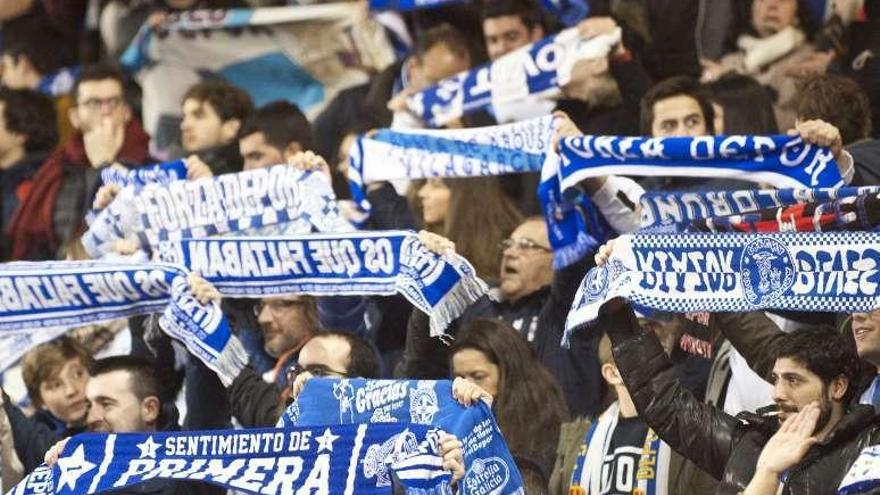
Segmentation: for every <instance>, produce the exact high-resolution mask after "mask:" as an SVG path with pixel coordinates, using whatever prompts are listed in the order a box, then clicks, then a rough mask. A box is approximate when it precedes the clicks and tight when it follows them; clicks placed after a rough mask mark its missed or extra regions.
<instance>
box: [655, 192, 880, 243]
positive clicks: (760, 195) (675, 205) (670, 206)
mask: <svg viewBox="0 0 880 495" xmlns="http://www.w3.org/2000/svg"><path fill="white" fill-rule="evenodd" d="M878 193H880V186H866V187H841V188H839V189H753V190H742V191H675V192H665V191H648V192H646V193H645V194H644V195H642V197H641V199H640V203H641V210H640V211H641V228H642V231H645V232H654V231H655V230H656V231H658V232H659V231H661V230H664V229H665V230H666V231H673V232H680V231H682V230H683V229H684V227H685V226H686V225H688V224H690V223H692V222H693V221H695V220H700V219H705V218H710V217H724V216H730V215H739V214H743V213H752V212H755V211H758V210H765V209H768V208H782V207H785V206H794V205H798V204H804V203H825V202H829V201H833V200H835V199H843V198H848V197H851V196H860V195H863V194H878Z"/></svg>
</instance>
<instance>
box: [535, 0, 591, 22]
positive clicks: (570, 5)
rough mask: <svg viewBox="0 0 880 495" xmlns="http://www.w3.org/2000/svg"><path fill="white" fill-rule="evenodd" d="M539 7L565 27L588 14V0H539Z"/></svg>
mask: <svg viewBox="0 0 880 495" xmlns="http://www.w3.org/2000/svg"><path fill="white" fill-rule="evenodd" d="M541 7H544V10H545V11H547V12H548V13H550V15H552V16H553V17H555V18H556V19H559V22H561V23H562V25H563V26H565V27H572V26H574V25H576V24H577V23H579V22H580V21H581V20H583V19H584V18H585V17H587V16H588V15H590V2H589V0H541Z"/></svg>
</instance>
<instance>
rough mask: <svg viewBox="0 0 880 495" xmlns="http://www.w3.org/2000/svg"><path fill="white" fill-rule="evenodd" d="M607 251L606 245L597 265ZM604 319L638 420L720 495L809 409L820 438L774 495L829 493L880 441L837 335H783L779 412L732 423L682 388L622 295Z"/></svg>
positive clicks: (778, 352) (848, 352)
mask: <svg viewBox="0 0 880 495" xmlns="http://www.w3.org/2000/svg"><path fill="white" fill-rule="evenodd" d="M610 252H611V250H610V248H609V247H608V246H604V247H603V248H602V249H601V250H600V251H599V254H598V255H597V256H596V261H597V265H599V266H601V265H603V264H604V263H605V262H606V261H607V259H608V255H609V254H610ZM601 314H602V317H601V318H600V321H599V322H598V323H597V324H598V325H599V326H601V328H602V329H604V330H605V331H606V332H608V335H609V337H610V338H611V341H612V343H613V345H614V348H613V350H614V360H615V362H616V363H617V366H618V369H619V370H620V373H621V375H622V377H623V380H624V383H625V384H626V386H627V389H628V390H629V391H630V394H631V395H632V398H633V402H634V403H635V406H636V409H637V410H638V412H639V414H640V415H641V416H642V417H643V418H644V419H645V422H647V423H648V425H649V426H650V427H651V428H653V429H654V430H655V431H656V432H657V434H658V435H659V436H660V438H661V439H662V440H663V441H664V442H666V443H667V444H669V446H670V447H672V448H673V449H674V450H675V451H677V452H679V453H681V454H682V455H684V456H685V457H687V458H689V459H691V460H692V461H693V462H694V463H696V464H697V466H699V467H700V468H702V469H703V470H705V471H706V472H707V473H709V474H711V475H712V476H713V477H715V478H716V479H719V480H721V483H720V484H719V485H718V490H717V493H719V494H728V493H730V494H733V493H739V492H741V491H742V490H744V489H745V487H746V485H747V484H748V483H749V481H750V480H751V479H752V478H753V477H754V475H755V474H756V471H757V462H758V458H759V456H760V453H761V450H762V449H763V447H764V445H765V444H766V443H767V442H768V440H769V439H770V437H771V436H772V435H773V434H774V433H775V431H776V430H777V429H778V428H779V425H780V424H781V423H783V422H784V421H785V420H786V419H788V417H789V416H792V415H794V414H796V413H798V412H799V411H801V410H802V409H804V408H806V407H807V406H808V405H810V404H814V403H818V407H819V409H820V413H819V417H818V419H817V421H816V427H815V429H814V431H813V436H815V438H816V440H817V442H816V444H815V445H813V446H812V447H810V449H809V450H808V451H807V453H806V455H805V456H804V458H803V459H802V460H801V461H800V462H798V463H797V464H795V465H794V466H793V467H792V468H791V469H789V470H788V471H787V474H786V475H785V476H784V477H782V478H781V479H782V481H781V483H782V485H783V486H782V487H781V489H782V491H781V492H780V493H834V492H835V491H836V490H837V487H838V486H839V485H840V482H841V480H842V478H843V476H844V475H845V473H846V470H847V468H848V467H849V466H850V464H852V463H853V462H854V461H855V459H856V458H857V457H858V455H859V453H860V452H861V451H862V449H863V448H864V447H866V446H868V445H873V444H876V443H878V442H880V422H878V421H877V420H876V418H875V416H874V409H873V408H872V407H869V406H865V405H861V404H854V405H853V404H851V397H852V396H853V395H855V394H856V393H857V390H856V388H855V387H854V386H853V384H854V382H855V380H856V379H857V374H858V367H859V360H858V356H857V355H856V353H855V351H854V349H853V348H852V346H851V345H847V344H848V343H847V342H846V341H845V336H843V335H840V334H838V333H836V332H833V331H828V330H827V329H823V328H818V329H803V330H798V331H795V332H792V333H790V334H785V335H783V336H781V337H780V338H779V340H778V341H777V344H776V346H775V347H774V353H775V356H774V361H773V365H772V372H771V374H770V375H769V377H770V380H771V382H772V383H773V401H774V402H775V403H776V406H777V408H778V416H777V417H773V416H770V415H765V416H759V415H755V414H751V413H740V414H739V415H738V416H737V417H733V416H730V415H728V414H726V413H724V412H723V411H722V410H720V409H718V408H716V407H714V406H711V405H708V404H703V403H701V402H700V401H698V400H696V399H695V398H694V397H693V396H692V395H691V394H690V393H688V392H687V391H685V390H684V389H683V388H682V386H681V385H680V384H679V383H678V381H677V380H675V379H674V378H673V376H672V374H671V373H670V370H671V369H672V363H671V362H670V361H669V358H668V357H667V356H666V354H665V353H664V351H663V347H662V346H661V345H660V341H659V339H658V338H657V336H656V335H654V334H653V333H650V332H645V331H644V330H643V329H642V328H641V327H640V326H639V324H638V321H637V319H636V317H635V314H634V313H633V311H632V309H631V308H630V307H629V305H628V304H626V303H625V301H624V300H623V299H621V298H615V299H612V300H611V301H608V302H606V303H605V305H604V306H603V307H602V310H601ZM780 474H781V473H780Z"/></svg>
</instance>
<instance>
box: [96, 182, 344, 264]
mask: <svg viewBox="0 0 880 495" xmlns="http://www.w3.org/2000/svg"><path fill="white" fill-rule="evenodd" d="M272 226H278V227H280V228H281V229H282V232H283V233H292V234H302V233H307V232H310V231H312V230H317V231H321V232H343V231H349V230H352V226H351V224H349V223H348V222H346V221H345V220H344V219H343V218H342V216H341V215H340V214H339V210H338V208H337V206H336V197H335V195H334V194H333V190H332V189H331V187H330V183H329V182H328V181H327V180H326V178H325V177H323V176H322V174H320V173H313V172H303V171H300V170H296V169H294V168H293V167H290V166H288V165H276V166H274V167H270V168H263V169H256V170H249V171H246V172H240V173H237V174H225V175H221V176H218V177H209V178H204V179H198V180H194V181H175V182H171V183H168V184H148V185H146V186H144V187H143V188H142V189H140V190H139V191H138V190H136V189H135V188H134V187H129V188H126V189H124V190H123V191H122V192H121V193H120V194H119V196H118V197H117V198H116V199H115V200H114V201H113V203H111V204H110V206H108V207H107V208H106V209H104V210H103V211H102V212H101V213H100V215H98V217H97V218H96V219H95V221H94V222H93V223H92V225H91V226H90V227H89V230H88V231H87V232H86V233H85V234H84V235H83V245H84V247H85V249H86V251H87V252H88V253H89V254H90V255H91V256H93V257H95V258H98V257H101V256H103V255H105V254H107V253H109V252H110V250H111V248H112V246H113V243H114V242H115V241H117V240H120V239H126V238H130V237H134V238H136V239H137V240H138V241H139V243H140V245H141V247H142V248H144V249H146V248H148V247H151V246H155V245H156V244H158V243H159V242H160V241H164V240H175V239H187V238H199V237H207V236H211V235H218V234H225V233H230V232H244V233H247V232H249V231H251V230H253V229H261V228H266V227H272Z"/></svg>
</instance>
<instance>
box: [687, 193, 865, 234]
mask: <svg viewBox="0 0 880 495" xmlns="http://www.w3.org/2000/svg"><path fill="white" fill-rule="evenodd" d="M878 225H880V198H878V196H877V195H876V194H864V195H861V196H849V197H846V198H843V199H835V200H833V201H829V202H827V203H806V204H798V205H793V206H783V207H778V208H768V209H766V210H758V211H754V212H751V213H741V214H739V215H730V216H725V217H710V218H704V219H697V220H694V221H693V222H691V224H690V225H689V226H688V227H687V228H686V229H685V230H686V231H687V232H716V233H720V232H835V231H844V230H845V231H852V232H856V231H873V230H877V227H878Z"/></svg>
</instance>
